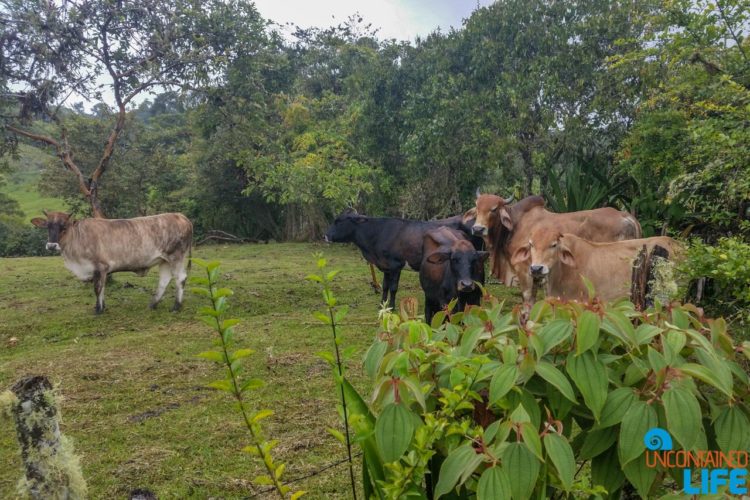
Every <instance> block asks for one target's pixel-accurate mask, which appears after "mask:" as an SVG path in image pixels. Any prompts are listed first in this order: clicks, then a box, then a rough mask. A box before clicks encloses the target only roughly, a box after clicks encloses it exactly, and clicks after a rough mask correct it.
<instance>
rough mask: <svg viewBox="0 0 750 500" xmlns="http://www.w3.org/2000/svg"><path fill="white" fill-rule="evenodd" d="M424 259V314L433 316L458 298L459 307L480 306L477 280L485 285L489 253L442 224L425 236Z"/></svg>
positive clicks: (429, 318)
mask: <svg viewBox="0 0 750 500" xmlns="http://www.w3.org/2000/svg"><path fill="white" fill-rule="evenodd" d="M422 253H423V260H422V266H421V268H420V270H419V283H420V284H421V285H422V290H424V300H425V305H424V316H425V321H426V322H427V323H428V324H430V323H431V322H432V316H433V315H434V314H435V313H436V312H438V311H440V310H441V309H443V308H444V307H445V306H447V305H448V304H449V303H450V301H451V300H453V299H455V298H458V302H457V303H456V309H457V310H458V311H463V310H464V308H465V307H466V306H467V305H468V304H473V305H478V304H479V302H480V300H481V298H482V291H481V290H480V289H479V287H477V286H476V284H475V282H479V283H481V284H484V262H485V260H487V256H488V255H489V252H483V251H478V250H477V249H476V248H474V245H472V243H471V242H470V241H469V239H468V238H467V237H466V235H465V234H464V233H462V232H460V231H456V230H453V229H450V228H448V227H441V228H437V229H433V230H431V231H428V232H427V234H425V236H424V242H423V250H422Z"/></svg>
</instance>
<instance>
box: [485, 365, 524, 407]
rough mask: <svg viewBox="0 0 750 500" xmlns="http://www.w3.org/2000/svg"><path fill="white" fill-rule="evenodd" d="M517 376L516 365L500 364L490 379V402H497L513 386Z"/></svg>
mask: <svg viewBox="0 0 750 500" xmlns="http://www.w3.org/2000/svg"><path fill="white" fill-rule="evenodd" d="M517 378H518V368H517V367H516V365H508V364H505V365H501V366H500V368H498V369H497V370H496V371H495V374H494V375H493V376H492V380H491V381H490V404H497V402H498V401H499V400H500V399H502V398H503V396H505V395H506V394H507V393H508V391H510V390H511V389H512V388H513V386H514V385H515V383H516V379H517Z"/></svg>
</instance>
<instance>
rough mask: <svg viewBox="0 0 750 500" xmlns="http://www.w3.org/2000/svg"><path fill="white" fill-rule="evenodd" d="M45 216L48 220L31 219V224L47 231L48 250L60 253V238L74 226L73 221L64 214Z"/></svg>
mask: <svg viewBox="0 0 750 500" xmlns="http://www.w3.org/2000/svg"><path fill="white" fill-rule="evenodd" d="M44 215H46V216H47V218H46V219H43V218H41V217H36V218H34V219H31V223H32V224H34V225H35V226H36V227H44V228H46V229H47V250H57V251H60V238H62V236H63V234H65V231H67V230H68V229H69V228H70V227H71V226H72V225H73V219H72V218H71V216H70V214H66V213H64V212H49V213H47V212H44Z"/></svg>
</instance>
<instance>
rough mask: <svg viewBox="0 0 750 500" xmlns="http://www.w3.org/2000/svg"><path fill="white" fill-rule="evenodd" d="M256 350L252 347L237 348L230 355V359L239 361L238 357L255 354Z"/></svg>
mask: <svg viewBox="0 0 750 500" xmlns="http://www.w3.org/2000/svg"><path fill="white" fill-rule="evenodd" d="M254 352H255V351H253V350H252V349H237V350H236V351H234V352H233V353H231V354H230V355H229V360H230V361H232V362H234V361H237V360H238V359H242V358H246V357H248V356H250V355H251V354H253V353H254Z"/></svg>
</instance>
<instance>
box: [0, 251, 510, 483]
mask: <svg viewBox="0 0 750 500" xmlns="http://www.w3.org/2000/svg"><path fill="white" fill-rule="evenodd" d="M317 251H323V252H324V253H325V255H326V256H327V257H328V258H329V261H330V267H331V269H340V270H341V273H340V274H339V276H338V277H337V278H336V280H335V286H334V292H335V293H336V294H337V296H338V298H339V300H340V302H341V303H343V304H349V305H350V306H351V309H350V313H349V315H348V317H347V319H346V322H345V324H343V325H342V328H341V333H342V334H343V338H344V341H343V344H344V345H345V346H356V347H357V349H358V354H357V355H356V356H355V358H354V361H353V362H352V363H351V366H350V372H349V374H350V377H351V378H352V379H353V382H354V384H355V386H356V387H358V388H359V389H360V390H361V392H362V393H363V394H368V393H369V387H368V381H367V380H365V377H364V376H363V375H362V370H361V364H360V360H361V357H362V355H363V354H364V352H365V350H366V349H367V347H368V346H369V344H370V342H371V340H372V338H373V336H374V335H375V333H376V332H377V331H378V321H377V310H378V302H379V296H377V295H375V294H374V293H373V292H372V290H371V289H370V287H369V285H368V281H369V270H368V268H367V266H366V265H365V263H364V261H363V260H362V258H361V257H360V255H359V252H358V251H357V250H356V249H355V248H353V247H350V246H344V245H328V246H324V245H319V244H291V243H290V244H268V245H242V246H215V247H201V248H197V249H195V252H194V255H195V256H197V257H201V258H204V259H209V260H212V259H218V260H220V261H221V262H222V267H221V269H222V284H223V285H224V286H227V287H230V288H232V289H233V290H234V296H233V297H231V299H230V303H231V309H230V313H231V315H232V316H234V317H238V318H240V319H241V320H242V323H241V324H240V325H239V326H238V328H237V332H238V333H237V340H238V344H239V345H241V346H243V347H251V348H253V349H255V350H256V353H255V354H254V355H252V356H251V357H249V358H247V361H246V368H247V374H248V376H253V377H261V378H263V379H265V381H266V386H265V387H264V388H262V389H261V390H259V391H258V392H255V393H253V398H254V399H253V400H252V404H253V405H257V407H260V408H268V409H271V410H273V411H274V415H273V416H272V417H271V418H269V419H268V420H266V422H267V423H266V431H267V434H268V435H269V436H272V437H274V438H276V439H278V440H279V441H280V444H279V446H278V448H277V449H276V455H277V457H278V459H280V460H282V461H284V462H286V463H287V473H286V478H287V479H293V478H296V477H300V476H303V475H306V474H307V473H309V472H312V471H315V470H317V469H319V468H321V467H322V466H324V465H326V464H329V463H331V462H333V461H336V460H339V459H342V458H344V457H345V456H346V451H345V449H344V447H343V446H342V445H341V444H340V443H339V442H338V441H336V440H335V439H334V438H333V437H331V436H330V435H329V434H328V433H327V432H326V429H327V428H329V427H335V428H339V429H340V428H341V424H340V421H339V418H338V416H337V414H336V404H337V398H336V393H335V390H334V383H333V379H332V377H331V375H330V372H329V369H328V367H327V365H326V364H325V362H324V361H322V360H320V359H319V358H318V357H316V355H315V353H316V352H318V351H321V350H329V349H331V348H332V342H331V337H330V332H329V331H328V330H327V329H326V328H325V327H324V326H322V325H320V324H319V323H318V322H317V321H316V320H315V319H313V318H312V316H311V313H312V312H313V311H314V310H317V309H322V305H321V301H322V297H321V294H320V292H319V289H318V288H317V286H316V284H313V283H310V282H307V281H305V280H304V278H305V276H306V275H308V274H310V273H311V272H314V271H315V270H316V269H315V261H314V258H313V253H314V252H317ZM197 271H198V269H197V268H193V273H196V272H197ZM157 274H158V273H156V272H155V271H152V272H151V273H150V274H149V275H148V276H146V277H144V278H140V277H137V276H135V275H133V274H129V273H126V274H118V275H115V282H114V283H111V284H109V285H108V286H107V290H106V296H107V307H108V309H107V311H106V312H105V313H104V314H103V315H101V316H95V315H94V313H93V305H94V296H93V290H92V286H91V285H90V284H83V283H80V282H78V281H76V280H75V279H74V278H73V277H72V275H71V274H70V273H68V271H67V270H66V269H65V268H64V267H63V263H62V259H61V258H60V257H44V258H19V259H0V302H1V303H2V304H3V312H2V319H0V387H3V388H7V387H9V386H11V385H12V384H13V383H14V382H15V381H16V380H18V379H19V378H21V377H23V376H26V375H31V374H43V375H47V376H48V377H50V378H51V380H52V381H53V382H54V383H55V384H56V385H57V388H58V390H59V393H60V394H61V395H62V397H63V399H62V403H61V411H62V417H63V423H62V430H63V432H64V433H65V434H66V435H67V436H69V437H70V438H72V439H73V441H74V445H75V448H76V452H77V453H78V454H80V455H81V463H82V466H83V473H84V476H85V478H86V480H87V481H88V485H89V492H90V497H91V498H107V497H115V498H123V497H125V496H126V495H127V493H128V492H129V491H130V490H132V489H134V488H139V487H140V488H149V489H151V490H153V491H154V492H156V494H157V496H158V497H159V498H208V497H221V498H243V497H247V496H249V495H252V494H253V492H254V491H255V490H254V487H253V486H252V485H251V483H250V480H251V479H252V478H254V477H255V476H257V475H258V474H259V473H260V472H261V467H259V464H258V463H257V462H255V459H254V458H252V457H250V456H248V455H246V454H243V453H242V452H241V451H240V449H241V448H242V447H243V446H244V445H245V444H247V435H246V433H245V432H244V431H243V427H242V425H241V421H240V416H239V415H238V413H237V412H236V411H235V409H234V408H233V405H232V403H231V401H230V400H229V398H228V396H226V395H225V394H223V393H218V392H214V391H212V390H208V389H206V388H205V384H207V383H208V382H210V381H212V380H214V379H217V378H220V377H221V374H220V372H219V368H218V367H217V366H216V365H214V364H213V363H210V362H207V361H203V360H200V359H197V358H196V357H195V354H197V353H199V352H201V351H204V350H206V349H208V348H209V347H210V346H211V341H212V339H213V335H215V334H214V333H212V332H210V331H209V330H208V328H207V327H206V326H205V325H203V323H201V322H200V321H198V320H196V319H195V311H196V309H197V308H198V307H199V306H200V305H203V303H202V302H201V300H200V298H199V297H197V296H192V295H190V294H187V295H186V301H185V307H184V309H183V311H182V312H180V313H170V312H169V308H170V307H171V300H172V299H173V295H172V293H173V289H172V288H171V287H170V289H169V290H168V292H167V295H165V299H164V302H163V303H162V304H161V306H160V308H159V309H158V310H156V311H151V310H149V309H148V302H149V299H150V295H151V293H152V291H153V289H154V288H155V286H156V279H157ZM489 289H490V292H491V293H493V294H495V295H503V296H511V295H514V294H513V292H514V291H512V290H509V289H506V288H503V287H501V286H499V285H490V286H489ZM405 296H416V297H419V298H420V302H421V291H420V290H419V283H418V279H417V274H416V273H413V272H408V271H407V272H404V273H403V275H402V279H401V289H400V291H399V297H405ZM12 337H16V338H17V343H16V344H15V345H13V343H12V342H10V339H11V338H12ZM21 474H22V468H21V458H20V452H19V448H18V445H17V442H16V436H15V433H14V430H13V426H12V425H9V424H8V423H4V424H3V425H0V498H12V497H13V495H14V492H15V484H16V482H17V480H18V479H19V477H21ZM294 486H295V488H302V489H304V490H307V491H309V492H310V493H309V498H348V497H349V495H348V493H347V492H348V490H347V474H346V469H345V466H339V467H336V468H333V469H330V470H329V471H327V472H325V473H323V474H321V475H318V476H316V477H313V478H310V479H306V480H304V481H301V482H299V483H297V484H295V485H294Z"/></svg>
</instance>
